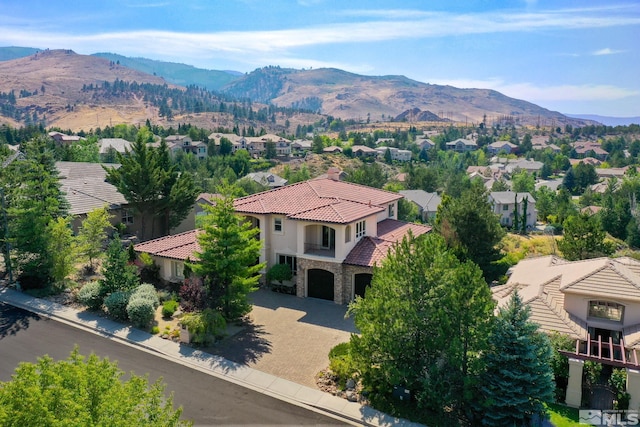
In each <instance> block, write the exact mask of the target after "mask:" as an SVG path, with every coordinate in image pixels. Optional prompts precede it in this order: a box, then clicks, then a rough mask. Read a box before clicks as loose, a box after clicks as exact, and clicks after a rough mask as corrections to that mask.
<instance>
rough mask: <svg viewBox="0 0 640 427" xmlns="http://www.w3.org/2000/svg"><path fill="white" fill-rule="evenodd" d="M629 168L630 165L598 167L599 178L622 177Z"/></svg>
mask: <svg viewBox="0 0 640 427" xmlns="http://www.w3.org/2000/svg"><path fill="white" fill-rule="evenodd" d="M627 169H629V167H628V166H625V167H623V168H596V174H597V175H598V178H618V179H620V178H622V177H624V175H625V173H626V172H627Z"/></svg>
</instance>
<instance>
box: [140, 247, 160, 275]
mask: <svg viewBox="0 0 640 427" xmlns="http://www.w3.org/2000/svg"><path fill="white" fill-rule="evenodd" d="M139 258H140V262H141V263H142V269H141V271H140V280H142V281H144V282H151V283H159V282H160V266H159V265H157V264H156V263H155V261H154V260H153V258H151V255H149V254H148V253H146V252H142V253H141V254H140V256H139Z"/></svg>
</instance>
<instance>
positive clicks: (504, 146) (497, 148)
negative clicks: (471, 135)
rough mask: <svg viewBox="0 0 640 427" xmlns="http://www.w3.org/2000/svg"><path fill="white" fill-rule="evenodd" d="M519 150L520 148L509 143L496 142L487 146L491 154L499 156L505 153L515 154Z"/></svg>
mask: <svg viewBox="0 0 640 427" xmlns="http://www.w3.org/2000/svg"><path fill="white" fill-rule="evenodd" d="M517 150H518V146H517V145H516V144H513V143H511V142H509V141H496V142H492V143H491V144H489V145H487V151H488V152H489V153H490V154H498V153H499V152H501V151H502V152H504V153H506V154H511V153H514V152H516V151H517Z"/></svg>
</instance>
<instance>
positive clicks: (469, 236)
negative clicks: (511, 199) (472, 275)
mask: <svg viewBox="0 0 640 427" xmlns="http://www.w3.org/2000/svg"><path fill="white" fill-rule="evenodd" d="M435 229H436V231H437V232H438V233H440V234H441V235H442V236H444V238H445V240H446V242H447V244H448V245H449V247H451V248H453V250H454V251H455V253H456V254H457V256H458V257H459V258H460V259H461V260H471V261H473V262H475V263H476V264H478V266H480V268H481V269H482V272H483V274H484V277H485V279H486V280H488V281H491V280H494V279H496V278H497V277H498V276H499V275H500V274H502V272H501V271H498V269H497V266H496V265H495V261H497V260H498V259H500V250H499V249H498V248H497V244H498V243H499V242H500V240H501V239H502V237H503V236H504V230H503V229H502V227H501V226H500V220H499V219H498V216H497V215H496V214H494V213H493V210H492V208H491V204H490V203H489V199H488V196H487V192H486V189H485V188H484V186H483V185H482V184H479V185H473V186H472V187H471V189H468V190H465V191H464V192H463V193H462V195H461V196H460V197H459V198H456V199H454V198H452V197H449V196H447V195H445V197H443V199H442V203H440V206H438V212H437V214H436V220H435Z"/></svg>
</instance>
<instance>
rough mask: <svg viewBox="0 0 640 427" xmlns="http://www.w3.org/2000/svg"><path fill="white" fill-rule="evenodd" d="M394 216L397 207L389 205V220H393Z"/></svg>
mask: <svg viewBox="0 0 640 427" xmlns="http://www.w3.org/2000/svg"><path fill="white" fill-rule="evenodd" d="M394 215H395V205H394V204H391V205H389V218H393V216H394Z"/></svg>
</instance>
